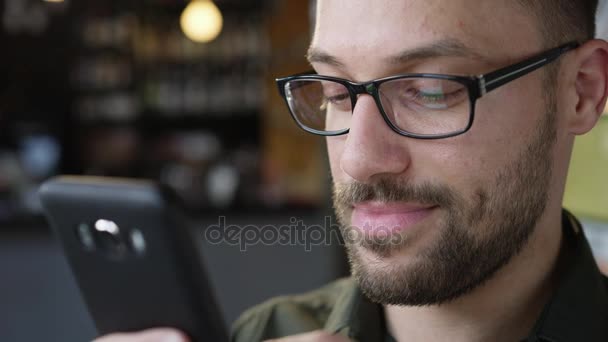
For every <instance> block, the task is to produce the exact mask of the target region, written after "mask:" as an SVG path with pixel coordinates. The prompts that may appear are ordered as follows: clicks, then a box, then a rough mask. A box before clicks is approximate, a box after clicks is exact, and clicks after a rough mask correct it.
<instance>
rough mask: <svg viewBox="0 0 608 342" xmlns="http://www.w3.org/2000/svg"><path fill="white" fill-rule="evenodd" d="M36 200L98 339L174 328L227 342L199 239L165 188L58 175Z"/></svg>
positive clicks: (196, 336)
mask: <svg viewBox="0 0 608 342" xmlns="http://www.w3.org/2000/svg"><path fill="white" fill-rule="evenodd" d="M39 196H40V200H41V202H42V207H43V210H44V212H45V215H46V217H47V219H48V221H49V223H50V225H51V227H52V229H53V230H54V232H55V235H56V236H57V237H58V239H59V241H60V243H61V245H62V247H63V250H64V252H65V255H66V256H67V261H68V264H69V265H70V267H71V269H72V272H73V274H74V278H75V279H76V282H77V283H78V287H79V288H80V292H81V294H82V297H83V299H84V301H85V303H86V305H87V307H88V310H89V313H90V314H91V317H92V318H93V320H94V322H95V325H96V327H97V330H98V332H99V334H100V335H105V334H108V333H112V332H129V331H138V330H142V329H147V328H152V327H174V328H177V329H180V330H182V331H183V332H185V333H187V334H188V335H189V337H190V338H191V339H192V340H193V341H197V342H202V341H228V333H227V329H226V326H225V323H224V320H223V319H222V315H221V310H220V308H219V307H218V305H217V304H216V301H215V299H214V295H213V291H212V286H211V284H210V281H209V279H208V278H207V276H206V273H205V270H204V267H203V263H202V255H201V253H200V251H199V249H198V246H200V244H198V243H197V241H196V239H197V238H200V237H196V235H195V232H194V230H193V229H192V228H193V227H192V225H191V224H190V222H189V221H188V220H187V219H186V216H185V215H184V214H183V212H182V210H181V208H180V205H179V204H178V203H179V201H178V200H177V198H176V196H175V195H174V194H173V193H172V192H171V191H169V189H167V188H165V187H163V186H161V185H158V184H156V183H153V182H147V181H135V180H131V179H129V180H126V179H118V178H105V177H84V176H59V177H56V178H53V179H51V180H49V181H47V182H45V183H44V184H42V186H41V187H40V191H39Z"/></svg>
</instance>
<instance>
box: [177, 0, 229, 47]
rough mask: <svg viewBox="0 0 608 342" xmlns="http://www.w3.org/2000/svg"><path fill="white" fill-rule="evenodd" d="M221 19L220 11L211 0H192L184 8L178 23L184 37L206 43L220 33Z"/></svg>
mask: <svg viewBox="0 0 608 342" xmlns="http://www.w3.org/2000/svg"><path fill="white" fill-rule="evenodd" d="M223 21H224V20H223V18H222V13H221V12H220V10H219V9H218V8H217V6H215V4H214V3H213V2H212V1H211V0H193V1H192V2H190V3H189V4H188V6H186V8H185V9H184V12H183V13H182V15H181V18H180V25H181V27H182V31H183V32H184V34H185V35H186V37H188V38H190V39H191V40H193V41H195V42H197V43H207V42H210V41H212V40H214V39H215V38H216V37H217V36H218V35H219V34H220V32H221V31H222V25H223Z"/></svg>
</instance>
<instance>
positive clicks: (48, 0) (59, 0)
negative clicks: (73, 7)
mask: <svg viewBox="0 0 608 342" xmlns="http://www.w3.org/2000/svg"><path fill="white" fill-rule="evenodd" d="M63 1H64V0H44V2H63Z"/></svg>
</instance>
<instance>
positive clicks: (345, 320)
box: [325, 278, 386, 342]
mask: <svg viewBox="0 0 608 342" xmlns="http://www.w3.org/2000/svg"><path fill="white" fill-rule="evenodd" d="M325 330H326V331H329V332H331V333H334V334H341V335H344V336H347V337H349V338H350V339H351V340H354V341H359V342H372V341H373V342H377V341H382V340H383V339H384V334H385V331H386V329H385V327H384V315H383V313H382V306H381V305H378V304H375V303H372V302H371V301H370V300H369V299H367V297H365V295H363V293H362V292H361V289H359V286H358V285H357V284H356V281H355V280H354V279H353V278H350V279H349V284H348V286H346V287H345V288H344V289H343V291H342V293H340V294H339V295H338V298H337V300H336V303H335V305H334V309H333V310H332V312H331V314H330V315H329V318H328V320H327V322H326V324H325Z"/></svg>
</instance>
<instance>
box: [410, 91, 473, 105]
mask: <svg viewBox="0 0 608 342" xmlns="http://www.w3.org/2000/svg"><path fill="white" fill-rule="evenodd" d="M464 95H466V88H464V87H462V88H455V89H450V90H447V91H446V90H441V89H420V88H409V89H407V90H406V91H405V92H404V99H405V100H406V101H408V102H413V103H416V104H418V105H423V106H427V107H434V108H448V107H451V106H454V105H456V104H458V103H460V102H461V101H462V99H463V98H464Z"/></svg>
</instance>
